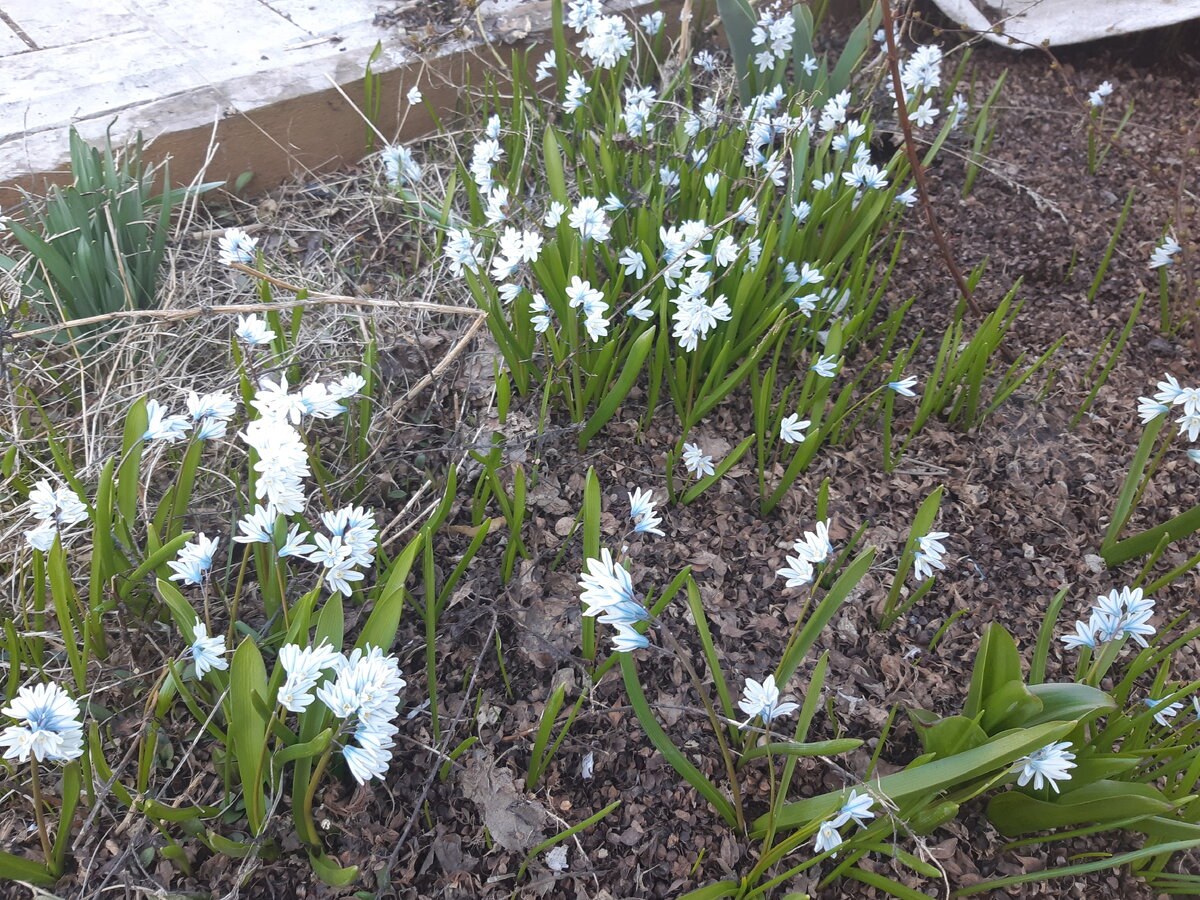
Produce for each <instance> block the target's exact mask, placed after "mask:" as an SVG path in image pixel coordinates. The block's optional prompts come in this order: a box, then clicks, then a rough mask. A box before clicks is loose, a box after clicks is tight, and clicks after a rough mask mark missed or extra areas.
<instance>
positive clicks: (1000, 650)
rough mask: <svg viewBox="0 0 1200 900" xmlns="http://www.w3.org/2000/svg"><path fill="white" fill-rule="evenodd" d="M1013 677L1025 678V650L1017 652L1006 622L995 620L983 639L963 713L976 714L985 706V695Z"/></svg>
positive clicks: (998, 688) (976, 657) (967, 714)
mask: <svg viewBox="0 0 1200 900" xmlns="http://www.w3.org/2000/svg"><path fill="white" fill-rule="evenodd" d="M1010 681H1020V682H1023V681H1024V679H1023V678H1022V677H1021V654H1020V653H1019V652H1017V645H1016V642H1015V641H1013V639H1012V635H1010V634H1009V633H1008V632H1007V631H1006V630H1005V629H1004V626H1002V625H1000V624H998V623H996V622H992V623H991V624H990V625H988V627H987V628H986V629H985V630H984V632H983V638H982V639H981V640H980V641H979V650H978V651H977V652H976V655H975V668H974V669H973V670H972V672H971V686H970V688H968V690H967V702H966V703H965V704H964V705H963V715H964V716H966V717H967V718H968V719H973V718H975V717H976V716H977V715H979V713H980V711H981V710H982V709H983V701H984V698H985V697H988V696H990V695H992V694H994V693H995V692H996V691H998V690H1000V688H1002V687H1004V685H1006V684H1008V682H1010Z"/></svg>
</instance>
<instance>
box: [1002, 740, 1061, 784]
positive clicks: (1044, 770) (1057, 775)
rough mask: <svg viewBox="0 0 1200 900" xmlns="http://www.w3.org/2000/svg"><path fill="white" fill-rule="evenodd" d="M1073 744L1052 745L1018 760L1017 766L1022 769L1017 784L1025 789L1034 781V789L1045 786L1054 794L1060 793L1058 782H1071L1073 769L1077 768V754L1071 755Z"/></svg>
mask: <svg viewBox="0 0 1200 900" xmlns="http://www.w3.org/2000/svg"><path fill="white" fill-rule="evenodd" d="M1070 747H1071V742H1070V741H1062V742H1061V743H1056V744H1055V743H1051V744H1047V745H1046V746H1045V747H1042V748H1041V749H1040V750H1035V751H1034V752H1033V753H1030V754H1029V755H1028V756H1024V757H1022V758H1021V759H1018V760H1017V762H1016V765H1017V766H1019V767H1020V768H1021V774H1020V776H1019V777H1018V778H1017V784H1018V785H1019V786H1020V787H1025V785H1027V784H1029V782H1030V780H1031V779H1032V780H1033V789H1034V790H1035V791H1037V790H1041V789H1042V785H1043V784H1048V785H1050V787H1051V788H1053V790H1054V793H1056V794H1057V793H1058V792H1059V789H1058V782H1060V781H1069V780H1070V778H1071V769H1073V768H1075V766H1076V763H1074V762H1072V760H1074V759H1075V754H1074V753H1070V752H1069V750H1070Z"/></svg>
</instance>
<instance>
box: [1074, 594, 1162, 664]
mask: <svg viewBox="0 0 1200 900" xmlns="http://www.w3.org/2000/svg"><path fill="white" fill-rule="evenodd" d="M1153 615H1154V601H1153V600H1152V599H1150V598H1149V597H1144V596H1142V589H1141V588H1133V589H1132V590H1130V589H1129V588H1127V587H1126V588H1121V589H1120V590H1117V589H1116V588H1113V589H1112V590H1111V591H1109V592H1108V593H1107V594H1105V595H1104V596H1101V597H1097V598H1096V602H1095V604H1093V606H1092V611H1091V615H1090V616H1089V617H1088V619H1087V620H1086V621H1085V620H1083V619H1080V620H1079V621H1078V622H1076V623H1075V631H1074V632H1073V633H1071V634H1068V635H1066V636H1065V637H1063V638H1062V642H1063V643H1064V644H1065V645H1066V646H1067V647H1069V648H1072V649H1076V650H1077V649H1079V648H1080V647H1088V648H1090V649H1093V650H1094V649H1096V647H1097V646H1098V645H1099V644H1106V643H1108V642H1109V641H1113V640H1116V639H1118V638H1121V639H1124V638H1127V637H1131V638H1133V639H1134V641H1136V642H1137V643H1138V644H1140V645H1141V646H1142V647H1145V646H1147V641H1146V638H1147V637H1153V636H1154V626H1153V625H1151V624H1150V617H1151V616H1153Z"/></svg>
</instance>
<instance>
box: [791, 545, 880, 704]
mask: <svg viewBox="0 0 1200 900" xmlns="http://www.w3.org/2000/svg"><path fill="white" fill-rule="evenodd" d="M874 559H875V549H874V548H871V549H868V550H866V551H865V552H864V553H862V554H861V555H859V556H858V558H857V559H855V560H854V562H852V563H850V565H848V566H847V567H846V569H845V571H843V572H842V574H841V575H840V576H839V577H838V580H837V581H835V582H834V584H833V587H831V588H830V589H829V593H827V594H826V595H825V596H824V598H823V599H822V600H821V602H820V603H818V604H817V608H816V609H814V610H813V611H812V615H810V616H809V617H808V621H807V622H805V623H804V627H803V628H802V629H800V631H799V632H798V633H797V634H796V636H795V638H794V639H793V641H792V642H791V643H790V644H789V645H788V648H787V650H785V651H784V654H783V658H782V659H781V660H780V661H779V666H778V668H776V669H775V682H776V683H777V684H780V685H783V684H787V682H788V680H789V679H790V678H791V677H792V674H793V673H794V672H795V671H796V669H797V668H798V667H799V665H800V663H801V661H802V660H803V659H804V657H805V656H807V655H808V651H809V650H811V649H812V646H813V644H815V643H816V642H817V638H818V637H820V636H821V632H822V631H823V630H824V629H825V626H826V625H828V624H829V622H830V621H831V620H832V619H833V616H834V614H835V613H836V612H837V611H838V609H840V608H841V605H842V604H843V603H845V602H846V598H847V597H849V596H850V592H851V591H853V590H854V588H855V587H857V586H858V583H859V582H860V581H861V580H862V577H863V576H864V575H866V574H867V570H868V569H870V568H871V562H872V560H874Z"/></svg>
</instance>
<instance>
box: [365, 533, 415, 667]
mask: <svg viewBox="0 0 1200 900" xmlns="http://www.w3.org/2000/svg"><path fill="white" fill-rule="evenodd" d="M426 538H427V535H426V533H425V531H424V530H421V531H419V532H417V535H416V536H415V537H414V538H413V539H412V540H411V541H409V542H408V546H406V547H405V548H404V549H403V550H402V551H400V555H399V556H398V557H396V559H395V560H393V562H392V565H391V567H390V568H389V569H388V571H387V576H386V578H385V580H384V584H383V590H382V591H380V593H379V599H377V600H376V601H375V608H374V609H372V610H371V614H370V615H369V616H368V617H367V624H366V625H364V626H363V630H362V634H360V635H359V636H358V642H357V643H355V645H354V646H355V647H359V648H363V647H366V646H367V645H368V644H370V645H371V646H373V647H383V648H390V647H391V646H392V644H394V643H395V642H396V632H397V630H399V628H400V615H401V614H402V613H403V612H404V583H405V582H406V581H407V580H408V575H409V573H410V572H411V571H412V567H413V561H414V560H415V559H416V558H417V551H419V550H420V549H421V543H422V541H424V540H425V539H426Z"/></svg>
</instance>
